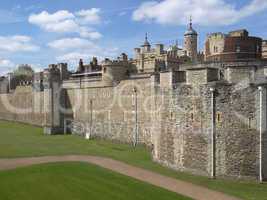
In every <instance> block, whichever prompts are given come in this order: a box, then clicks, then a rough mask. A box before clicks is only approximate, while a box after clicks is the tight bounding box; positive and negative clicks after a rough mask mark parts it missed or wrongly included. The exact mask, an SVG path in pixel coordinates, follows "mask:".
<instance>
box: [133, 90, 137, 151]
mask: <svg viewBox="0 0 267 200" xmlns="http://www.w3.org/2000/svg"><path fill="white" fill-rule="evenodd" d="M133 92H134V99H135V103H134V104H135V136H134V147H136V146H137V144H138V118H137V117H138V116H137V106H138V105H137V88H136V87H134V89H133Z"/></svg>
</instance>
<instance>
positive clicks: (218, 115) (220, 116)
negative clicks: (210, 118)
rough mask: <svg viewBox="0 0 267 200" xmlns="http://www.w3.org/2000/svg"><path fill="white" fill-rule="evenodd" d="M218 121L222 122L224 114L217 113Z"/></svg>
mask: <svg viewBox="0 0 267 200" xmlns="http://www.w3.org/2000/svg"><path fill="white" fill-rule="evenodd" d="M217 122H222V115H221V113H217Z"/></svg>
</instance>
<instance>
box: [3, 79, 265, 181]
mask: <svg viewBox="0 0 267 200" xmlns="http://www.w3.org/2000/svg"><path fill="white" fill-rule="evenodd" d="M168 77H169V76H167V78H168ZM156 80H157V79H156V78H155V77H154V76H151V77H150V76H144V77H141V76H140V77H132V78H130V79H128V80H124V81H121V82H120V83H118V85H116V86H114V87H109V86H105V87H92V85H89V86H86V85H83V84H81V83H80V82H79V83H76V82H75V81H73V83H71V81H69V82H68V84H67V85H66V84H63V86H64V85H65V86H66V87H65V88H64V87H63V88H62V90H61V104H62V106H63V107H65V108H67V113H64V114H63V113H61V114H60V115H59V116H60V118H61V119H60V121H61V126H63V121H65V120H70V121H72V123H73V124H76V126H77V124H81V125H85V127H82V130H80V132H81V133H82V134H86V133H87V132H88V130H91V136H92V137H93V138H101V139H108V140H114V141H119V142H123V143H130V144H132V143H133V142H134V140H135V134H136V127H137V133H138V141H139V143H141V144H144V145H146V146H148V147H150V148H151V150H152V152H153V158H154V160H155V161H157V162H159V163H161V164H163V165H166V166H168V167H171V168H174V169H178V170H181V171H189V172H192V173H196V174H201V175H206V176H210V174H211V168H212V158H213V157H212V146H211V144H212V143H211V138H212V129H211V124H212V122H213V121H212V120H215V135H216V137H215V171H216V176H221V177H241V178H244V177H245V178H247V177H250V178H251V177H252V178H257V177H258V176H259V135H260V134H259V124H260V122H259V120H260V119H259V91H258V88H257V86H254V85H252V84H248V85H245V86H244V87H240V85H238V84H229V83H224V82H221V83H220V82H210V83H206V84H204V83H203V84H200V85H199V84H195V85H192V84H185V83H179V84H177V85H175V86H174V87H172V86H170V84H169V83H168V84H167V85H164V83H162V84H161V83H159V82H157V81H156ZM162 80H163V79H162ZM163 86H164V87H163ZM211 87H212V88H216V91H215V94H214V95H215V99H214V107H215V109H214V110H215V114H214V117H213V115H212V110H211V108H212V100H211V91H210V88H211ZM135 91H136V93H135ZM54 94H55V95H59V94H57V93H56V92H54ZM47 95H48V97H46V96H47ZM0 98H1V101H0V102H1V103H0V118H1V119H5V120H10V121H19V122H23V123H29V124H33V125H39V126H45V125H46V123H47V122H48V121H49V119H50V118H51V117H52V116H53V117H55V116H56V115H53V114H52V115H51V113H46V111H47V110H46V109H47V107H49V106H50V107H51V106H52V105H51V102H50V101H49V100H48V99H47V98H49V89H48V90H45V91H44V92H36V91H33V89H32V88H31V87H25V86H22V87H17V89H16V90H15V92H14V93H11V94H1V95H0ZM52 99H57V98H52ZM136 99H137V101H136ZM265 99H266V93H265ZM50 100H51V98H50ZM4 102H9V104H10V105H14V106H16V108H23V109H25V108H27V109H29V111H28V112H27V113H26V114H20V113H17V111H18V109H15V110H12V109H11V110H8V109H7V108H8V107H7V106H6V105H8V104H6V103H4ZM54 103H55V102H54ZM136 103H137V109H136ZM265 104H266V101H265ZM52 110H53V111H54V112H59V110H57V109H55V107H53V109H52ZM136 110H137V114H136ZM263 110H264V112H265V115H264V116H265V118H266V105H265V108H264V109H263ZM13 111H14V112H13ZM15 111H16V112H15ZM48 111H49V109H48ZM91 116H92V117H91ZM136 117H137V118H136ZM136 119H137V121H136ZM265 121H266V119H265ZM264 125H265V128H264V130H266V122H265V124H264ZM266 147H267V136H266V133H265V134H264V135H263V149H264V150H263V152H264V155H263V158H264V159H263V163H264V169H263V171H264V174H265V177H266V175H267V171H266V164H267V162H266V160H267V159H266V155H267V154H266V153H267V149H266Z"/></svg>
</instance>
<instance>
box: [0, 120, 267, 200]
mask: <svg viewBox="0 0 267 200" xmlns="http://www.w3.org/2000/svg"><path fill="white" fill-rule="evenodd" d="M67 154H83V155H84V154H87V155H97V156H105V157H110V158H113V159H116V160H120V161H123V162H125V163H128V164H131V165H134V166H138V167H142V168H145V169H149V170H151V171H154V172H158V173H161V174H163V175H167V176H170V177H174V178H177V179H180V180H185V181H189V182H192V183H195V184H198V185H202V186H205V187H208V188H210V189H214V190H218V191H221V192H224V193H227V194H230V195H234V196H237V197H240V198H242V199H247V200H267V184H257V183H256V182H240V181H229V180H211V179H209V178H207V177H201V176H193V175H190V174H187V173H180V172H176V171H173V170H170V169H167V168H165V167H162V166H160V165H158V164H156V163H154V162H152V159H151V156H150V153H149V152H148V151H147V150H146V149H145V148H143V147H138V148H136V149H133V148H132V147H131V146H129V145H123V144H113V143H111V142H106V141H95V140H93V141H86V140H85V139H83V138H81V137H77V136H70V135H69V136H63V135H62V136H44V135H43V132H42V129H41V128H36V127H32V126H28V125H22V124H16V123H9V122H1V121H0V158H12V157H13V158H14V157H29V156H44V155H67Z"/></svg>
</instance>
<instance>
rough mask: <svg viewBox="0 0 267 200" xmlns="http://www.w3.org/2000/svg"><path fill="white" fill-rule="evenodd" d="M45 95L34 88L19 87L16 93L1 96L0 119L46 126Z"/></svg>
mask: <svg viewBox="0 0 267 200" xmlns="http://www.w3.org/2000/svg"><path fill="white" fill-rule="evenodd" d="M44 118H45V112H44V93H43V92H35V91H33V89H32V87H30V86H29V87H27V86H21V87H17V88H16V90H15V91H14V93H8V94H0V119H3V120H9V121H17V122H22V123H28V124H33V125H37V126H43V125H44Z"/></svg>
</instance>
